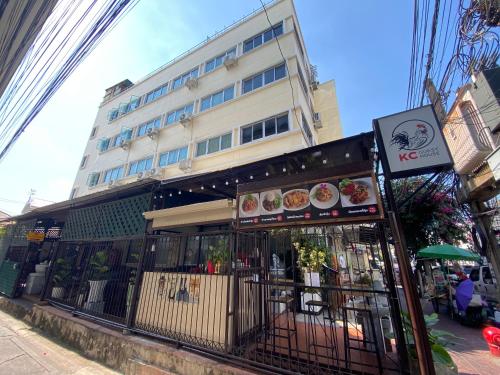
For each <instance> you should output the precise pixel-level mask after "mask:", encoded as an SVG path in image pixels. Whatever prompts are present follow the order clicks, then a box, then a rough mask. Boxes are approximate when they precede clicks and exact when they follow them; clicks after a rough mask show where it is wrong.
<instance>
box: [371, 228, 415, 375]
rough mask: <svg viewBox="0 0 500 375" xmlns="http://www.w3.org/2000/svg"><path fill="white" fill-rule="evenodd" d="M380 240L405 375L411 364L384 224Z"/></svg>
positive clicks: (380, 229) (397, 342)
mask: <svg viewBox="0 0 500 375" xmlns="http://www.w3.org/2000/svg"><path fill="white" fill-rule="evenodd" d="M378 229H379V236H380V237H379V238H380V250H381V251H382V256H383V257H384V268H385V271H386V277H387V287H388V289H389V293H390V296H391V297H390V299H389V304H390V306H391V311H392V312H393V314H392V315H393V316H392V318H393V319H394V331H395V335H396V348H397V351H398V356H399V360H400V362H401V369H402V370H403V373H405V372H409V370H410V369H409V367H410V363H409V361H408V350H407V347H406V341H405V332H404V328H403V320H402V317H401V309H400V305H399V298H398V297H399V296H398V291H397V289H396V280H394V268H393V267H392V259H391V253H390V252H389V248H388V247H387V239H386V236H385V229H384V224H382V223H380V224H378Z"/></svg>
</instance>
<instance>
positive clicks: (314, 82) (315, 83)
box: [311, 81, 319, 90]
mask: <svg viewBox="0 0 500 375" xmlns="http://www.w3.org/2000/svg"><path fill="white" fill-rule="evenodd" d="M318 84H319V82H318V81H312V82H311V88H312V89H313V90H317V89H318Z"/></svg>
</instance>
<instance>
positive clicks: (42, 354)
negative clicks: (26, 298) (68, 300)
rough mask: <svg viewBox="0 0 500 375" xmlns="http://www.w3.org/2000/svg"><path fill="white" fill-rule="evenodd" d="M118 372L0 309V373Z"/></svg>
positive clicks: (92, 374) (108, 374) (95, 374)
mask: <svg viewBox="0 0 500 375" xmlns="http://www.w3.org/2000/svg"><path fill="white" fill-rule="evenodd" d="M14 374H15V375H23V374H26V375H38V374H77V375H115V374H118V373H117V372H114V371H112V370H109V369H107V368H106V367H104V366H101V365H99V364H97V363H95V362H92V361H90V360H88V359H86V358H84V357H82V356H81V355H79V354H77V353H75V352H73V351H71V350H69V349H66V348H65V347H63V346H60V345H58V344H56V343H54V342H53V341H50V340H48V339H47V338H45V337H43V336H42V335H40V334H39V333H37V332H36V331H35V330H33V329H32V328H31V327H30V326H28V325H27V324H25V323H23V322H22V321H20V320H17V319H15V318H13V317H12V316H10V315H8V314H6V313H4V312H2V311H0V375H14Z"/></svg>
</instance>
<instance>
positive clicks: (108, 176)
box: [102, 165, 123, 184]
mask: <svg viewBox="0 0 500 375" xmlns="http://www.w3.org/2000/svg"><path fill="white" fill-rule="evenodd" d="M122 177H123V165H121V166H119V167H116V168H112V169H108V170H107V171H106V172H104V177H103V181H102V182H103V183H105V184H106V183H109V182H111V181H115V180H118V179H120V178H122Z"/></svg>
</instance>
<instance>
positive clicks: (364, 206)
mask: <svg viewBox="0 0 500 375" xmlns="http://www.w3.org/2000/svg"><path fill="white" fill-rule="evenodd" d="M298 176H300V175H298ZM382 212H383V211H382V206H381V201H380V194H379V192H378V187H377V184H376V180H375V176H374V174H373V173H372V172H365V173H359V174H356V175H344V176H336V177H328V178H323V179H319V180H314V181H306V182H300V183H295V184H289V185H286V186H274V187H273V188H267V189H265V190H261V191H247V192H244V193H238V218H237V223H238V227H239V228H240V229H245V228H255V227H280V226H289V225H306V224H307V225H314V224H322V223H332V222H347V221H362V220H374V219H380V218H382V217H383V216H382V215H383V214H382Z"/></svg>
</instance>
